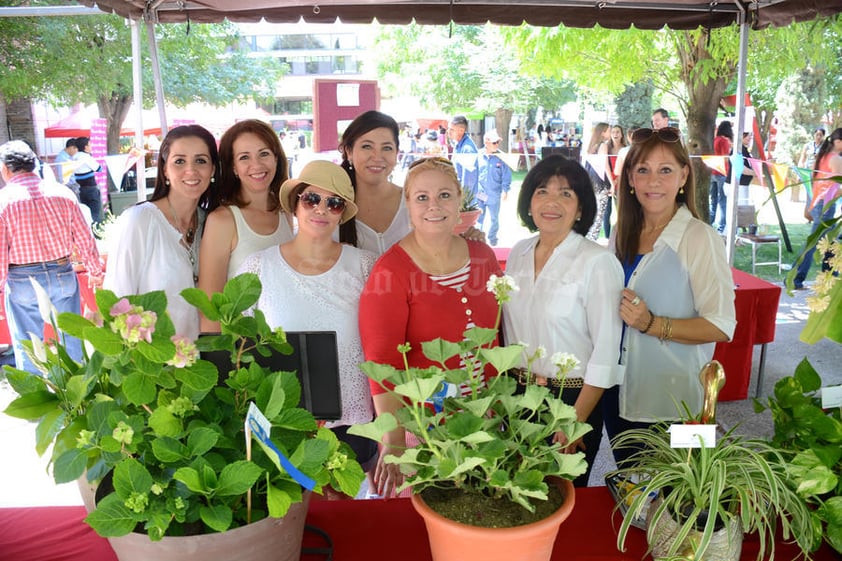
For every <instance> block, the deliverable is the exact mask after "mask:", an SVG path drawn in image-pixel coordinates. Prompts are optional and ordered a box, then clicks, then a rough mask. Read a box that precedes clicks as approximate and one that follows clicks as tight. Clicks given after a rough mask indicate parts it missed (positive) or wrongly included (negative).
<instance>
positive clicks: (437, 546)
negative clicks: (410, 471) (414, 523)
mask: <svg viewBox="0 0 842 561" xmlns="http://www.w3.org/2000/svg"><path fill="white" fill-rule="evenodd" d="M553 483H555V484H556V485H557V486H558V487H559V488H560V489H561V492H562V494H563V495H564V503H563V504H562V505H561V508H559V509H558V510H557V511H555V513H553V514H552V515H551V516H549V517H547V518H545V519H543V520H540V521H538V522H533V523H532V524H527V525H525V526H516V527H514V528H480V527H478V526H469V525H467V524H461V523H459V522H454V521H453V520H450V519H449V518H445V517H444V516H442V515H440V514H439V513H437V512H435V511H434V510H432V509H431V508H430V507H429V506H427V503H425V502H424V499H423V498H422V497H421V496H420V495H417V494H413V495H412V497H411V499H412V506H414V507H415V510H416V511H417V512H418V514H420V515H421V517H422V518H423V519H424V523H425V524H426V526H427V534H428V536H429V538H430V551H431V552H432V554H433V561H548V560H549V559H550V557H551V556H552V553H553V546H554V545H555V538H556V534H558V528H559V526H560V525H561V523H562V522H563V521H564V520H565V519H566V518H567V517H568V516H570V513H571V512H572V511H573V505H574V504H575V502H576V497H575V492H574V490H573V483H572V482H570V481H569V480H567V479H553Z"/></svg>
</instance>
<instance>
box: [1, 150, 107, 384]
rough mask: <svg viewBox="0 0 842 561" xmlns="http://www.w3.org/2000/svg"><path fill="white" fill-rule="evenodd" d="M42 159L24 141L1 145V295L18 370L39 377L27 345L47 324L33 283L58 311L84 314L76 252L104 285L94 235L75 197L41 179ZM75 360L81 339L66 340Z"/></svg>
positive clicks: (61, 186) (89, 272)
mask: <svg viewBox="0 0 842 561" xmlns="http://www.w3.org/2000/svg"><path fill="white" fill-rule="evenodd" d="M36 161H37V158H36V156H35V153H34V152H33V151H32V149H31V148H29V146H28V145H27V144H26V143H25V142H23V141H20V140H12V141H10V142H7V143H5V144H3V145H0V176H2V178H3V180H4V181H5V182H6V186H5V187H3V188H2V189H0V289H3V290H4V291H5V304H6V315H7V319H8V322H9V332H10V333H11V336H12V344H13V345H14V350H15V367H17V368H19V369H22V370H27V371H29V372H33V373H37V372H38V370H37V368H36V367H35V365H34V364H32V362H31V361H30V360H29V357H27V356H26V353H25V352H24V349H23V345H22V341H26V340H29V339H30V335H29V334H30V333H33V334H35V335H37V336H38V337H41V335H42V333H43V332H44V320H43V319H42V318H41V314H40V312H39V310H38V299H37V296H36V293H35V289H34V288H33V286H32V283H31V282H30V279H35V280H36V281H37V282H38V284H40V285H41V286H42V287H43V288H44V290H46V292H47V295H48V296H49V297H50V299H51V300H52V303H53V305H54V306H55V308H56V310H57V311H58V312H59V313H61V312H74V313H79V311H80V303H79V299H80V296H79V283H78V281H77V279H76V273H75V272H74V271H73V264H72V263H71V255H72V254H73V253H74V251H76V252H77V255H78V256H79V258H80V259H81V261H82V262H83V263H84V265H85V267H86V268H87V270H88V274H89V277H90V279H91V281H92V283H93V284H99V283H101V282H102V265H101V263H100V260H99V252H97V248H96V244H95V243H94V238H93V235H92V234H91V229H90V228H89V227H88V225H87V224H86V223H85V220H84V219H83V218H82V212H81V211H80V210H79V207H78V206H77V203H76V199H75V197H74V196H73V193H72V192H71V191H70V190H69V189H68V188H67V187H65V186H64V185H61V184H60V183H57V182H56V181H55V180H54V179H52V178H47V179H43V180H42V179H41V178H40V177H38V175H37V174H36V173H34V171H35V168H36ZM67 349H68V352H69V353H70V356H71V357H72V358H74V359H76V360H80V359H81V356H82V353H81V351H82V349H81V345H80V343H79V341H78V340H77V339H74V338H71V337H67Z"/></svg>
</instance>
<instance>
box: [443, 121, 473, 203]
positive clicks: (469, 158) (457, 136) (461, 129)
mask: <svg viewBox="0 0 842 561" xmlns="http://www.w3.org/2000/svg"><path fill="white" fill-rule="evenodd" d="M447 132H448V135H449V136H450V140H451V142H453V167H455V168H456V176H457V177H458V178H459V183H461V184H462V189H464V190H465V191H466V192H469V193H470V196H472V197H474V198H476V196H477V188H478V182H479V165H478V162H477V158H478V152H479V151H478V150H477V145H476V144H474V141H473V140H471V135H469V134H468V119H466V118H465V117H464V116H463V115H457V116H455V117H453V119H452V120H451V121H450V127H449V128H448V130H447Z"/></svg>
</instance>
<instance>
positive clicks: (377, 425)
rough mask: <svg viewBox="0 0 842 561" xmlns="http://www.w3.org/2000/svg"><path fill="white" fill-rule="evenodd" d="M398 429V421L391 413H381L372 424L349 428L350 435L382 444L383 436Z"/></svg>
mask: <svg viewBox="0 0 842 561" xmlns="http://www.w3.org/2000/svg"><path fill="white" fill-rule="evenodd" d="M396 428H398V421H397V420H396V419H395V417H394V416H393V415H392V414H391V413H381V414H380V415H378V416H377V418H375V419H374V420H373V421H371V422H370V423H365V424H362V425H351V426H350V427H348V434H353V435H356V436H363V437H365V438H370V439H371V440H374V441H375V442H380V441H381V439H382V438H383V435H385V434H386V433H388V432H391V431H393V430H395V429H396Z"/></svg>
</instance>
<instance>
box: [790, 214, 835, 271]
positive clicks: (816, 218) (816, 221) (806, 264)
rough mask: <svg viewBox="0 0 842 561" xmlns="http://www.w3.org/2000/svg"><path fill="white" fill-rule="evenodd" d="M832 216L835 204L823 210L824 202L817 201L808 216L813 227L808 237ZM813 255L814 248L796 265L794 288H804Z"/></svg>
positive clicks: (824, 268) (823, 266)
mask: <svg viewBox="0 0 842 561" xmlns="http://www.w3.org/2000/svg"><path fill="white" fill-rule="evenodd" d="M834 214H836V203H834V204H832V205H829V206H828V207H827V208H824V201H818V202H817V203H816V206H814V207H813V210H811V211H810V216H812V217H813V227H812V229H811V230H810V235H813V234H814V233H815V232H816V230H818V229H819V227H820V226H821V224H822V222H823V221H825V220H830V219H831V218H833V215H834ZM814 253H816V247H815V246H813V247H811V248H810V249H809V250H807V253H805V254H804V259H803V260H802V261H801V263H800V264H798V272H797V273H796V274H795V280H794V281H793V284H794V285H795V288H801V287H802V286H804V281H805V280H807V273H809V272H810V266H811V265H812V264H813V254H814ZM826 267H827V265H824V264H823V265H822V270H823V271H825V270H827V269H826Z"/></svg>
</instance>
